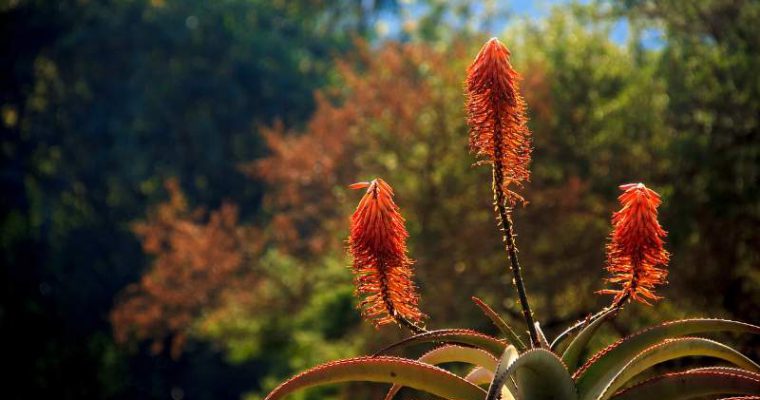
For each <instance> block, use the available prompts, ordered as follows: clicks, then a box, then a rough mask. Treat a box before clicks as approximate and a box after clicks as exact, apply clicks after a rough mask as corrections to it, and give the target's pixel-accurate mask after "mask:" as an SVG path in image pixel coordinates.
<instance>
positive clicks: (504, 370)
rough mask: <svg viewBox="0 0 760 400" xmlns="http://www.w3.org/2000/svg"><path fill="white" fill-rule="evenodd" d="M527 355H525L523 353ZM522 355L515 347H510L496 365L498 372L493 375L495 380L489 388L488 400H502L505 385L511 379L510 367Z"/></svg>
mask: <svg viewBox="0 0 760 400" xmlns="http://www.w3.org/2000/svg"><path fill="white" fill-rule="evenodd" d="M523 354H525V353H523ZM519 356H520V354H519V353H518V352H517V348H515V346H508V347H507V348H506V349H505V350H504V353H502V355H501V357H500V358H499V363H498V364H497V365H496V371H494V373H493V380H492V381H491V385H490V386H489V387H488V394H487V395H486V400H495V399H501V397H502V396H501V393H502V390H503V389H504V385H505V384H506V383H507V380H508V379H509V367H510V366H511V365H512V363H514V362H515V361H516V360H517V358H518V357H519Z"/></svg>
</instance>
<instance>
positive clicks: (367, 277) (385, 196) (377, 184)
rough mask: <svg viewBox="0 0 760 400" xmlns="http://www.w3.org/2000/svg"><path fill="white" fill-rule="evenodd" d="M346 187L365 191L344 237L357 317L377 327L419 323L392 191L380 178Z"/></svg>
mask: <svg viewBox="0 0 760 400" xmlns="http://www.w3.org/2000/svg"><path fill="white" fill-rule="evenodd" d="M351 187H352V188H353V189H363V188H366V189H367V192H366V193H365V194H364V196H362V199H361V201H360V202H359V205H358V206H357V207H356V211H355V212H354V214H353V216H352V217H351V234H350V236H349V238H348V248H349V252H350V253H351V256H352V257H353V259H354V263H353V269H354V274H355V279H354V283H355V285H356V293H357V295H360V296H364V299H363V300H362V302H361V303H360V305H359V306H360V308H361V310H362V314H363V315H364V317H365V318H367V319H368V320H370V321H371V322H373V323H374V324H375V326H378V327H379V326H381V325H385V324H390V323H392V322H398V317H401V318H404V319H406V320H408V321H409V322H412V323H419V322H421V321H422V318H423V315H422V313H421V312H420V310H419V307H418V306H417V303H418V302H419V296H418V295H417V291H416V290H415V287H414V283H413V282H412V275H413V273H414V271H413V269H412V264H413V261H412V260H411V259H410V258H409V256H408V255H407V248H406V240H407V238H408V237H409V234H408V233H407V231H406V227H405V226H404V225H405V223H404V217H402V216H401V213H400V211H399V208H398V206H397V205H396V203H395V202H394V201H393V189H392V188H391V186H390V185H388V184H387V183H386V182H385V181H384V180H382V179H380V178H377V179H375V180H373V181H372V182H362V183H358V184H354V185H351Z"/></svg>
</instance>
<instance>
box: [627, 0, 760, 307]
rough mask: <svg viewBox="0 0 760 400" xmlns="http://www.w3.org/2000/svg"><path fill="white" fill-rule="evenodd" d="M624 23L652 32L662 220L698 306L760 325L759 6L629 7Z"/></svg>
mask: <svg viewBox="0 0 760 400" xmlns="http://www.w3.org/2000/svg"><path fill="white" fill-rule="evenodd" d="M612 4H613V6H614V7H613V8H612V11H613V12H614V13H613V15H615V16H624V17H627V18H630V19H631V20H633V21H635V22H637V23H639V24H641V25H642V26H643V27H644V28H648V29H649V30H650V31H654V32H657V33H658V34H659V35H660V37H661V38H662V40H661V46H662V49H661V52H662V57H661V58H660V59H659V60H658V62H657V74H658V75H659V76H661V77H662V80H663V82H665V84H666V90H667V92H666V93H667V96H668V99H669V102H668V109H667V123H668V125H669V126H671V127H672V129H673V131H674V139H673V141H672V142H671V143H670V146H669V148H668V154H669V155H670V157H671V158H672V169H671V170H670V175H671V176H672V180H671V185H672V189H671V190H672V201H673V202H674V203H677V204H678V206H677V207H674V212H673V213H672V214H670V215H668V217H667V222H668V223H670V224H671V225H672V227H671V231H672V232H673V234H672V235H671V237H672V239H671V240H672V241H673V245H674V246H677V247H678V248H679V249H681V251H680V252H679V253H677V254H676V255H675V257H676V260H675V261H676V262H678V263H679V264H682V265H692V266H693V267H692V268H688V269H685V270H684V275H686V276H688V284H689V286H691V287H698V288H700V293H699V295H698V296H694V298H693V299H692V300H693V301H694V306H695V307H697V308H699V309H702V310H708V309H710V310H712V311H713V312H715V311H718V312H727V313H730V315H732V316H734V317H736V318H739V319H742V320H747V321H758V320H760V309H758V307H757V304H759V303H760V290H758V287H760V268H758V266H760V247H759V246H758V244H759V243H760V230H758V226H760V207H759V206H758V205H759V202H758V199H760V118H758V115H760V77H758V74H757V71H758V70H760V25H758V23H757V21H758V19H760V3H758V2H756V1H731V0H709V1H700V2H690V1H686V2H681V1H647V0H627V1H617V2H613V3H612Z"/></svg>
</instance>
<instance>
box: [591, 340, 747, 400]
mask: <svg viewBox="0 0 760 400" xmlns="http://www.w3.org/2000/svg"><path fill="white" fill-rule="evenodd" d="M688 356H700V357H715V358H720V359H722V360H725V361H728V362H730V363H733V364H735V365H737V366H739V367H742V368H746V369H748V370H751V371H754V372H760V366H758V365H757V364H755V363H754V362H752V360H750V359H749V358H747V357H745V356H744V355H742V354H741V353H739V352H738V351H736V350H734V349H732V348H730V347H728V346H726V345H723V344H721V343H718V342H715V341H712V340H708V339H702V338H681V339H669V340H666V341H664V342H662V343H660V344H657V345H655V346H652V347H650V348H648V349H646V350H644V351H643V352H641V353H640V354H639V355H637V356H636V357H634V358H633V359H632V360H631V361H630V362H629V363H628V364H626V365H625V366H624V367H623V368H622V369H621V370H620V371H619V372H618V373H617V374H616V375H614V376H613V378H612V380H611V381H609V383H608V384H607V387H606V388H604V390H603V392H602V393H601V394H600V395H599V396H596V393H590V394H589V397H588V398H595V399H597V398H598V399H607V398H609V397H610V396H611V395H612V394H613V393H615V392H616V391H617V390H618V389H620V388H621V387H623V385H625V384H626V383H627V382H628V381H629V380H630V379H631V378H633V377H634V376H636V375H638V374H639V373H641V372H642V371H644V370H646V369H647V368H650V367H652V366H653V365H656V364H659V363H662V362H665V361H668V360H673V359H676V358H680V357H688ZM607 376H608V375H607ZM605 379H606V376H605Z"/></svg>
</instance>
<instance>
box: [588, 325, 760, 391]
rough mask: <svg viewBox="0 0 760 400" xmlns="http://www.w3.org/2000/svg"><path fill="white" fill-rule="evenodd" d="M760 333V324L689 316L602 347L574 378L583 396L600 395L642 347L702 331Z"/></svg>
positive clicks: (643, 348) (645, 347)
mask: <svg viewBox="0 0 760 400" xmlns="http://www.w3.org/2000/svg"><path fill="white" fill-rule="evenodd" d="M720 331H723V332H746V333H755V334H757V333H760V327H757V326H754V325H750V324H746V323H743V322H736V321H729V320H721V319H686V320H679V321H672V322H667V323H664V324H661V325H657V326H654V327H651V328H648V329H645V330H643V331H640V332H637V333H635V334H633V335H630V336H627V337H625V338H623V339H620V340H618V341H617V342H616V343H614V344H612V345H610V346H608V347H607V348H605V349H603V350H601V351H599V352H598V353H597V354H595V355H594V356H593V357H591V359H589V361H587V362H586V364H584V365H583V366H582V367H581V368H580V369H578V371H576V372H575V375H574V376H573V378H574V379H575V381H576V386H577V387H578V392H579V394H580V398H581V399H589V398H592V399H593V398H595V397H589V396H590V395H593V394H596V395H598V394H599V393H601V392H602V391H603V389H604V387H605V386H606V385H607V383H608V382H609V380H610V379H612V377H613V376H614V375H615V374H616V373H617V371H619V370H620V369H621V368H622V367H623V366H624V365H625V364H627V363H628V362H629V361H630V360H631V359H632V358H633V357H635V356H636V355H637V354H639V353H640V352H642V351H643V350H645V349H647V348H649V347H651V346H653V345H655V344H657V343H660V342H661V341H663V340H665V339H669V338H674V337H679V336H685V335H690V334H695V333H703V332H720Z"/></svg>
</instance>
